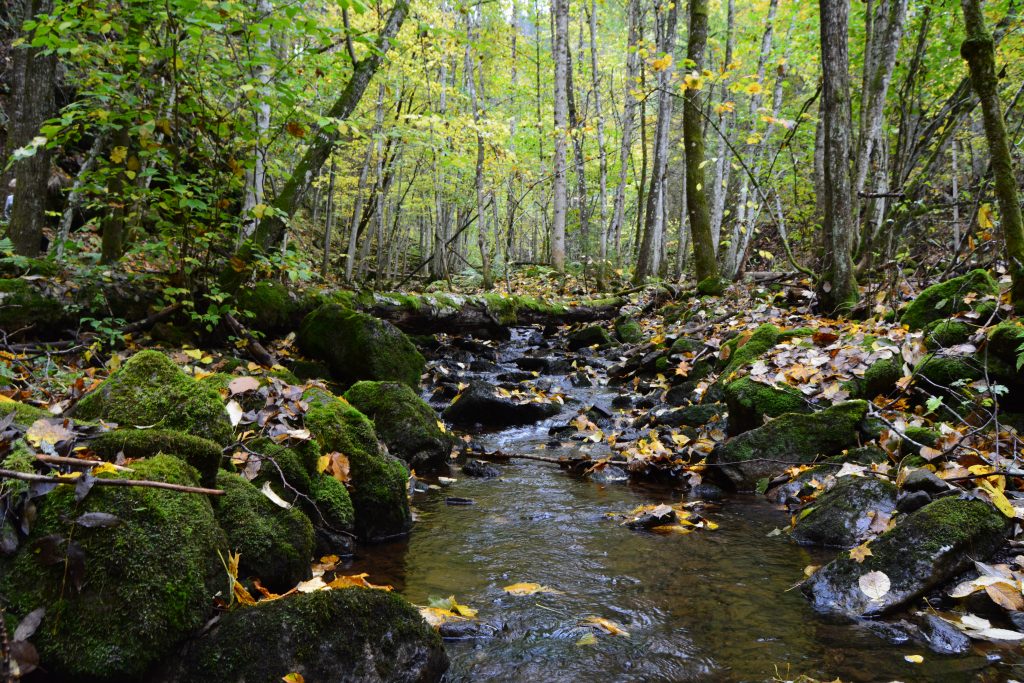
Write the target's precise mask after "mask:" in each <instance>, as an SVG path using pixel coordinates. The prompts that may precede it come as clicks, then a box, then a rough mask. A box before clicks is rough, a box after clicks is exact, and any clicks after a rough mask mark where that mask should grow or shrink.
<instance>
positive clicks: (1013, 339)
mask: <svg viewBox="0 0 1024 683" xmlns="http://www.w3.org/2000/svg"><path fill="white" fill-rule="evenodd" d="M1021 345H1024V325H1022V324H1021V321H1020V320H1019V319H1016V318H1015V319H1013V320H1004V321H1003V322H1001V323H999V324H998V325H996V326H995V327H993V328H992V329H991V330H989V332H988V347H987V348H988V352H989V354H990V355H994V356H995V357H997V358H999V360H1001V361H1002V362H1004V363H1006V364H1007V365H1010V366H1012V367H1017V358H1018V356H1020V355H1024V354H1022V352H1019V351H1018V350H1017V349H1019V348H1020V347H1021Z"/></svg>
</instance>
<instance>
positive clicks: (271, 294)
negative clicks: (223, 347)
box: [235, 280, 298, 334]
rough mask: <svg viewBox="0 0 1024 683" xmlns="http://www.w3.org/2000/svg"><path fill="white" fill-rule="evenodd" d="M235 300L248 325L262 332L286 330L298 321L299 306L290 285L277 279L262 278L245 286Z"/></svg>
mask: <svg viewBox="0 0 1024 683" xmlns="http://www.w3.org/2000/svg"><path fill="white" fill-rule="evenodd" d="M235 300H236V303H237V306H238V310H239V311H241V312H242V315H243V318H244V319H245V320H246V321H248V325H249V326H250V327H252V328H254V329H256V330H259V331H260V332H265V333H267V334H275V333H279V332H284V331H287V330H289V329H290V328H292V327H293V326H294V325H295V323H297V322H298V321H297V320H295V311H296V308H297V306H296V304H295V302H294V301H293V300H292V297H291V293H290V292H289V291H288V287H287V286H285V285H283V284H282V283H280V282H277V281H276V280H261V281H259V282H257V283H256V284H254V285H252V286H249V287H243V288H242V289H241V290H239V291H238V293H237V295H236V298H235Z"/></svg>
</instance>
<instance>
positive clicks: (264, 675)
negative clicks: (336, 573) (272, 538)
mask: <svg viewBox="0 0 1024 683" xmlns="http://www.w3.org/2000/svg"><path fill="white" fill-rule="evenodd" d="M178 660H179V661H178V662H176V665H175V668H176V670H175V671H173V672H171V673H170V675H168V676H167V677H166V678H164V681H167V682H170V681H174V682H175V683H193V682H194V683H199V682H200V681H201V682H203V683H205V682H206V681H222V682H223V683H253V682H255V681H268V682H269V681H280V680H281V679H282V678H283V677H284V676H286V675H288V674H289V673H298V674H301V675H302V676H303V677H304V678H305V680H307V681H310V682H312V681H351V682H355V681H366V682H369V681H401V682H403V683H406V682H408V683H429V682H431V681H439V680H441V677H442V675H443V674H444V672H445V671H446V670H447V669H448V657H447V655H446V654H445V651H444V647H443V645H442V643H441V637H440V636H439V635H438V634H437V632H436V631H434V629H432V628H431V627H430V626H428V625H427V624H426V622H425V621H423V618H422V617H421V616H420V614H419V612H417V611H416V609H415V608H414V607H413V606H412V605H410V604H409V603H408V602H406V601H405V600H404V599H402V598H401V597H400V596H398V595H397V594H395V593H389V592H386V591H382V590H371V589H366V588H341V589H336V590H324V591H316V592H313V593H306V594H298V595H293V596H289V597H286V598H282V599H279V600H273V601H266V602H261V603H259V604H257V605H255V606H253V607H248V608H245V609H236V610H233V611H231V612H228V613H226V614H224V615H222V616H221V618H220V621H219V622H218V623H217V624H216V625H215V626H214V627H213V629H212V630H211V631H210V633H209V634H208V635H206V636H204V637H202V638H199V639H197V640H196V641H194V642H193V643H191V644H190V645H189V647H188V649H187V650H186V651H185V653H184V654H183V655H182V656H181V657H180V658H178Z"/></svg>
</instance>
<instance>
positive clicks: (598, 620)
mask: <svg viewBox="0 0 1024 683" xmlns="http://www.w3.org/2000/svg"><path fill="white" fill-rule="evenodd" d="M583 625H584V626H597V627H598V628H600V629H601V630H603V631H605V632H606V633H608V634H609V635H613V636H623V637H624V638H629V631H627V630H626V629H624V628H622V626H620V625H619V624H616V623H615V622H614V621H612V620H611V619H605V618H604V617H587V618H586V619H584V620H583Z"/></svg>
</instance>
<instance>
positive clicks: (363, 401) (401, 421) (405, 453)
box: [345, 382, 455, 472]
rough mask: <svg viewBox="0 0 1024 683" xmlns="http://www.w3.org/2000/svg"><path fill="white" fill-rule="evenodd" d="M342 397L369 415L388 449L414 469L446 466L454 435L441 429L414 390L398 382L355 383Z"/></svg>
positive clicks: (429, 409) (431, 410)
mask: <svg viewBox="0 0 1024 683" xmlns="http://www.w3.org/2000/svg"><path fill="white" fill-rule="evenodd" d="M345 400H346V401H348V402H349V403H351V404H352V405H353V406H355V408H356V409H357V410H359V412H361V413H363V414H364V415H366V416H367V417H369V418H370V419H371V420H372V421H373V424H374V427H375V428H376V431H377V436H379V437H380V438H381V440H382V441H383V442H384V443H385V445H387V447H388V450H389V451H390V452H391V453H392V455H395V456H396V457H398V458H400V459H401V460H402V461H404V462H405V463H406V464H407V465H409V467H410V468H411V469H415V470H416V471H418V472H425V471H436V470H438V469H441V468H444V467H447V465H448V460H449V456H450V454H451V451H452V446H454V445H455V437H454V436H452V435H451V434H450V433H449V432H448V431H447V430H445V431H442V430H441V425H442V423H440V422H439V421H438V419H437V414H436V413H435V412H434V411H433V409H432V408H431V407H430V406H429V405H427V404H426V402H424V401H423V399H421V398H420V397H419V396H418V395H416V392H414V391H413V390H412V389H410V388H409V387H408V386H406V385H404V384H400V383H398V382H357V383H356V384H354V385H352V388H350V389H349V390H348V391H347V392H345Z"/></svg>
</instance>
